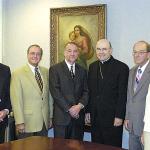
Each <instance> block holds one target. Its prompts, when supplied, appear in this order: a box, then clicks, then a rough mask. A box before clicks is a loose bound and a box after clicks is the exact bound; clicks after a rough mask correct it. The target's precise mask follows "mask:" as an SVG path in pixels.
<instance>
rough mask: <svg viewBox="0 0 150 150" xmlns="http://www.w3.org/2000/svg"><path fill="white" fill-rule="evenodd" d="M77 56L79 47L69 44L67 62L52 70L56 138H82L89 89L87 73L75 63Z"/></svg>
mask: <svg viewBox="0 0 150 150" xmlns="http://www.w3.org/2000/svg"><path fill="white" fill-rule="evenodd" d="M78 54H79V52H78V47H77V45H76V44H75V43H73V42H69V43H67V45H66V47H65V51H64V56H65V60H64V61H62V62H60V63H58V64H56V65H54V66H52V67H51V68H50V71H49V76H50V77H49V81H50V82H49V85H50V91H51V94H52V97H53V99H54V116H53V124H54V137H61V138H67V139H68V138H71V139H78V140H82V139H83V131H84V130H83V129H84V112H85V111H84V107H85V106H86V105H87V101H88V87H87V72H86V70H85V69H83V68H82V67H81V66H80V65H78V64H77V63H75V61H76V60H77V58H78Z"/></svg>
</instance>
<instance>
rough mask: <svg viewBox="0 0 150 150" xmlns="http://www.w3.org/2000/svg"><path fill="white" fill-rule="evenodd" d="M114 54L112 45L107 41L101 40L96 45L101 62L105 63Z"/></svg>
mask: <svg viewBox="0 0 150 150" xmlns="http://www.w3.org/2000/svg"><path fill="white" fill-rule="evenodd" d="M111 54H112V48H111V43H110V42H109V41H108V40H107V39H101V40H99V41H98V42H97V44H96V55H97V58H98V59H99V60H100V61H105V60H107V59H109V58H110V56H111Z"/></svg>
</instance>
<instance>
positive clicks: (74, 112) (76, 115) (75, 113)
mask: <svg viewBox="0 0 150 150" xmlns="http://www.w3.org/2000/svg"><path fill="white" fill-rule="evenodd" d="M80 110H81V106H80V105H79V104H78V105H73V106H72V107H71V108H70V109H69V113H70V115H71V117H73V118H76V119H78V118H79V112H80Z"/></svg>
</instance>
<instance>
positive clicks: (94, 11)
mask: <svg viewBox="0 0 150 150" xmlns="http://www.w3.org/2000/svg"><path fill="white" fill-rule="evenodd" d="M76 27H77V28H80V34H81V30H82V35H81V37H82V38H77V37H74V34H76V32H77V31H75V28H76ZM105 36H106V5H105V4H102V5H92V6H80V7H65V8H52V9H50V65H53V64H55V63H58V62H60V61H62V60H63V59H64V55H63V51H64V45H65V44H66V43H67V42H69V41H71V40H74V41H76V42H77V44H79V48H80V50H81V51H82V48H83V47H88V49H89V50H88V54H87V57H86V58H87V63H88V64H89V63H91V62H92V61H94V60H95V59H96V57H95V54H94V49H95V45H96V42H97V41H98V39H101V38H105ZM83 40H84V41H83ZM83 43H84V44H83ZM86 43H87V44H86Z"/></svg>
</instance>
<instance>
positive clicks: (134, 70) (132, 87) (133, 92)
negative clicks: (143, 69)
mask: <svg viewBox="0 0 150 150" xmlns="http://www.w3.org/2000/svg"><path fill="white" fill-rule="evenodd" d="M137 69H138V66H137V67H135V68H134V69H133V71H132V74H131V80H130V81H131V88H130V89H131V94H132V95H134V94H135V93H136V91H134V87H135V76H136V72H137Z"/></svg>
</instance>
